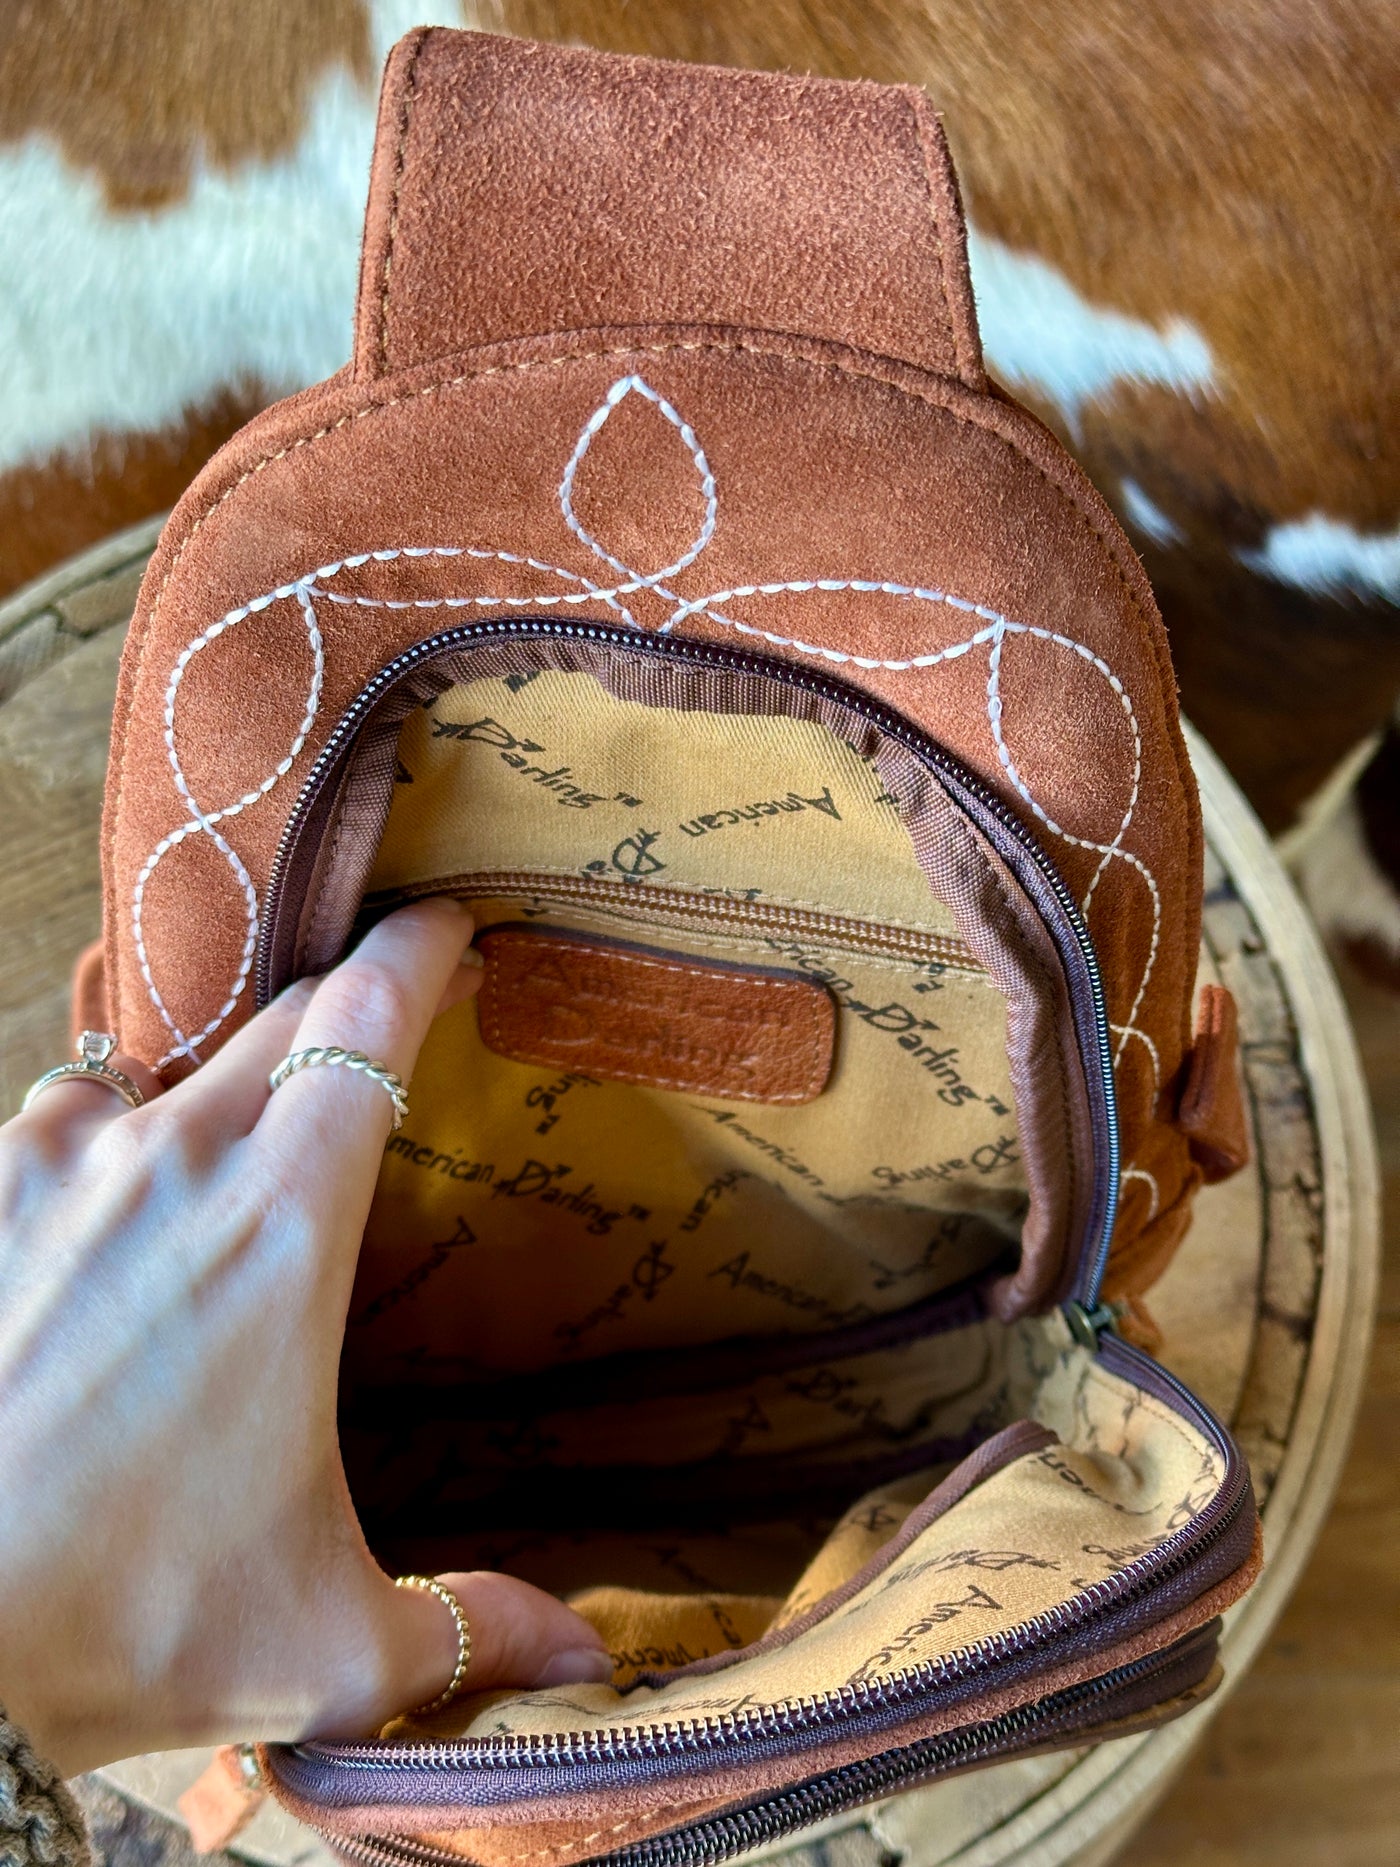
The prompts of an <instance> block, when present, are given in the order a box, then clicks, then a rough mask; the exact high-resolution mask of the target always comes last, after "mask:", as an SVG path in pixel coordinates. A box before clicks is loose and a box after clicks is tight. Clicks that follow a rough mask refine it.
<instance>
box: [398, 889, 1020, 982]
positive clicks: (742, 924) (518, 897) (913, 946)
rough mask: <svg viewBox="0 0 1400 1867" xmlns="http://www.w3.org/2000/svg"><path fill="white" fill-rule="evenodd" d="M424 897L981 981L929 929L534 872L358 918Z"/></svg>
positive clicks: (419, 893)
mask: <svg viewBox="0 0 1400 1867" xmlns="http://www.w3.org/2000/svg"><path fill="white" fill-rule="evenodd" d="M424 895H453V896H455V897H456V898H457V899H458V900H461V901H488V900H502V901H526V902H539V903H540V904H541V905H542V906H544V907H561V908H575V909H578V910H581V911H583V912H585V913H588V914H591V915H594V916H596V917H597V918H598V919H600V920H618V921H625V922H627V923H629V924H635V923H636V922H638V921H642V922H645V923H646V925H648V926H650V927H665V928H670V929H673V930H675V931H677V932H687V933H696V934H715V935H721V936H722V935H729V936H730V937H731V938H732V937H735V936H739V937H742V936H744V935H745V934H753V935H755V936H756V937H757V938H758V939H760V940H765V941H768V942H771V941H773V940H775V939H778V938H782V939H786V940H801V941H804V942H810V943H811V944H812V945H814V946H817V947H820V948H822V949H823V950H825V951H830V952H842V953H851V954H854V955H856V956H858V957H866V958H870V957H873V958H878V959H894V960H908V961H910V962H911V963H913V964H915V965H927V966H936V967H939V968H946V969H947V970H949V971H955V972H970V973H978V974H984V968H983V967H982V966H981V965H980V964H979V963H978V961H977V960H976V959H975V958H974V957H973V955H972V953H971V952H970V951H969V950H968V948H967V946H966V945H965V944H964V943H963V942H962V941H961V940H959V939H957V938H956V937H955V936H954V935H952V934H941V933H935V932H934V931H933V930H932V929H931V928H926V927H899V926H891V925H878V924H876V923H874V922H870V921H863V920H858V919H856V918H855V917H854V916H853V915H849V914H837V913H834V912H832V911H830V910H828V909H826V908H809V907H799V906H796V905H795V904H793V903H790V902H783V901H765V900H763V899H762V898H758V899H750V898H749V897H747V896H742V895H726V894H719V893H714V894H711V893H708V892H702V891H701V890H699V889H686V888H662V887H658V886H657V885H656V884H655V883H654V882H611V881H607V880H605V879H604V878H603V877H601V876H592V875H551V874H548V873H545V872H542V871H540V870H533V869H500V870H496V869H486V870H477V871H472V872H471V873H468V874H462V875H444V876H438V877H434V878H433V879H431V880H428V881H422V882H407V883H405V884H404V885H403V886H401V887H397V888H385V889H381V890H378V891H377V892H375V893H374V894H370V895H366V897H365V904H364V910H363V916H362V917H363V918H364V919H365V920H370V919H375V920H377V919H378V918H379V917H380V915H382V914H385V913H387V912H388V911H389V910H390V909H391V908H394V907H397V906H399V905H400V904H401V903H403V902H405V901H416V900H419V899H421V898H422V897H423V896H424Z"/></svg>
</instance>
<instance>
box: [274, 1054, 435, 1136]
mask: <svg viewBox="0 0 1400 1867" xmlns="http://www.w3.org/2000/svg"><path fill="white" fill-rule="evenodd" d="M322 1063H343V1064H344V1066H345V1068H346V1069H347V1070H358V1071H359V1072H360V1073H361V1075H363V1076H368V1077H369V1079H370V1081H371V1082H375V1083H379V1084H380V1085H381V1086H382V1087H383V1088H384V1089H385V1090H387V1092H388V1094H389V1098H390V1100H391V1101H392V1102H393V1104H394V1133H395V1134H397V1133H398V1131H399V1129H400V1128H402V1127H403V1124H404V1118H405V1117H406V1116H407V1114H408V1095H407V1093H406V1092H405V1090H404V1086H403V1078H402V1077H401V1076H399V1075H397V1074H396V1073H395V1072H394V1071H393V1070H391V1069H390V1068H389V1067H388V1065H387V1064H384V1063H376V1062H375V1060H374V1058H373V1057H367V1056H366V1055H365V1053H364V1051H363V1050H342V1049H341V1047H340V1046H339V1045H338V1044H313V1045H312V1046H311V1047H310V1048H309V1049H306V1050H294V1051H293V1052H292V1053H291V1055H290V1056H287V1057H283V1059H282V1061H281V1062H280V1063H279V1064H278V1065H277V1068H276V1069H275V1070H274V1071H273V1072H272V1074H271V1076H269V1077H268V1079H267V1081H268V1087H269V1088H271V1089H280V1088H281V1087H282V1085H283V1083H285V1082H287V1081H289V1080H290V1079H291V1078H292V1077H293V1076H295V1075H296V1074H297V1072H298V1071H299V1070H311V1069H315V1068H316V1067H317V1065H318V1064H322Z"/></svg>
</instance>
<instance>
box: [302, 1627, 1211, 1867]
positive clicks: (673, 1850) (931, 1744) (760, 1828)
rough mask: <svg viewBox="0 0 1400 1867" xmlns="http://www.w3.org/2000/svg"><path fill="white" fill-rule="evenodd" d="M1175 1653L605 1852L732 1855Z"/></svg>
mask: <svg viewBox="0 0 1400 1867" xmlns="http://www.w3.org/2000/svg"><path fill="white" fill-rule="evenodd" d="M1176 1658H1177V1654H1176V1653H1175V1652H1174V1651H1173V1652H1169V1653H1168V1654H1166V1655H1163V1654H1161V1653H1154V1654H1147V1655H1145V1656H1144V1657H1143V1658H1142V1659H1140V1660H1134V1661H1131V1662H1130V1663H1129V1664H1128V1665H1126V1666H1120V1667H1116V1668H1115V1669H1114V1670H1113V1671H1112V1672H1109V1673H1104V1674H1102V1675H1101V1676H1100V1677H1099V1678H1097V1679H1089V1680H1085V1681H1083V1682H1082V1683H1081V1684H1079V1685H1074V1686H1068V1687H1066V1688H1065V1689H1064V1690H1063V1691H1060V1692H1057V1693H1055V1694H1054V1695H1053V1696H1052V1697H1051V1698H1049V1699H1045V1700H1041V1701H1040V1702H1038V1703H1036V1704H1032V1705H1020V1706H1017V1707H1015V1708H1013V1709H1012V1710H1011V1711H1008V1712H1003V1713H1001V1714H1000V1715H999V1716H998V1717H996V1718H991V1719H987V1720H985V1721H984V1722H982V1723H981V1724H976V1725H969V1726H966V1727H964V1728H963V1729H962V1730H960V1731H952V1732H948V1733H945V1734H942V1735H940V1736H938V1737H934V1738H926V1739H924V1740H923V1741H922V1742H918V1743H915V1744H912V1745H909V1746H907V1747H905V1748H903V1749H893V1750H891V1751H889V1752H886V1753H885V1754H883V1755H879V1756H876V1757H873V1758H869V1759H866V1760H863V1761H861V1762H858V1763H851V1764H846V1765H843V1766H841V1767H839V1768H837V1769H836V1770H833V1771H830V1772H828V1773H827V1774H826V1775H824V1776H822V1777H821V1778H819V1779H818V1780H817V1781H816V1782H814V1783H807V1784H801V1785H799V1786H797V1787H795V1788H792V1789H786V1790H782V1791H780V1792H779V1793H778V1794H777V1795H776V1796H773V1797H772V1798H770V1799H769V1800H768V1801H767V1802H764V1803H763V1804H762V1805H761V1806H759V1807H758V1808H753V1809H741V1810H738V1811H736V1812H735V1813H733V1814H729V1815H721V1816H718V1817H716V1818H715V1819H714V1820H713V1821H710V1822H706V1823H703V1824H701V1825H700V1826H699V1829H698V1831H697V1830H696V1829H692V1830H691V1831H690V1832H689V1833H687V1832H685V1831H684V1830H683V1831H681V1832H680V1833H678V1834H670V1835H656V1836H652V1837H649V1838H648V1839H647V1840H645V1841H642V1842H639V1843H637V1844H636V1845H635V1846H633V1847H629V1848H623V1849H619V1850H617V1851H616V1852H615V1853H614V1854H613V1855H611V1856H604V1857H602V1858H603V1859H605V1860H606V1859H612V1860H613V1861H616V1862H621V1861H624V1860H625V1861H628V1862H641V1861H647V1862H655V1863H656V1867H669V1864H670V1863H683V1864H685V1867H700V1863H704V1862H718V1861H721V1860H727V1859H728V1858H730V1857H731V1856H732V1855H734V1854H739V1853H742V1852H744V1851H746V1850H747V1849H749V1848H752V1847H756V1846H758V1845H759V1844H761V1843H762V1842H764V1841H768V1840H773V1839H776V1838H778V1837H780V1836H787V1835H791V1834H793V1833H794V1832H795V1831H797V1830H798V1829H800V1828H805V1827H810V1826H811V1824H812V1823H813V1822H816V1821H820V1820H822V1819H823V1818H824V1817H826V1816H828V1815H835V1814H839V1813H840V1812H841V1811H842V1810H843V1809H845V1808H848V1807H851V1806H852V1805H853V1804H854V1803H855V1802H857V1801H860V1802H869V1801H873V1800H876V1799H877V1798H879V1797H881V1796H885V1795H889V1794H891V1793H893V1792H894V1791H895V1790H897V1789H898V1788H899V1787H900V1785H901V1784H902V1783H905V1782H907V1781H908V1780H909V1779H910V1778H911V1777H923V1776H927V1775H928V1774H930V1773H931V1772H933V1771H936V1770H939V1769H942V1768H946V1767H947V1766H948V1765H960V1764H967V1763H971V1762H975V1761H978V1760H980V1759H982V1758H986V1757H990V1756H992V1755H994V1754H996V1753H997V1752H998V1751H1000V1750H1003V1749H1005V1748H1007V1747H1008V1746H1009V1745H1011V1744H1013V1743H1015V1742H1017V1741H1018V1740H1020V1739H1022V1738H1024V1737H1025V1736H1026V1735H1027V1734H1029V1733H1032V1732H1036V1731H1046V1730H1050V1729H1053V1728H1054V1727H1056V1726H1058V1725H1062V1724H1063V1723H1064V1721H1065V1719H1066V1717H1067V1716H1068V1715H1069V1714H1071V1713H1073V1712H1075V1711H1078V1710H1080V1709H1082V1707H1084V1706H1085V1705H1088V1704H1092V1703H1093V1702H1094V1701H1095V1700H1097V1699H1101V1698H1105V1697H1109V1696H1111V1695H1112V1694H1114V1693H1116V1692H1118V1691H1119V1690H1121V1689H1122V1688H1123V1687H1124V1686H1127V1685H1133V1684H1136V1683H1137V1682H1138V1681H1140V1680H1142V1679H1144V1678H1147V1677H1150V1676H1151V1675H1152V1674H1153V1673H1155V1672H1159V1671H1167V1670H1168V1669H1169V1668H1170V1667H1171V1666H1172V1665H1173V1664H1174V1663H1175V1661H1176ZM323 1832H327V1831H323ZM327 1839H329V1840H331V1841H332V1844H333V1845H334V1846H335V1847H336V1848H337V1849H339V1850H340V1851H341V1852H342V1853H345V1854H348V1855H350V1856H352V1857H353V1858H354V1859H356V1860H360V1861H363V1862H365V1863H366V1864H367V1867H403V1864H404V1863H409V1862H413V1863H419V1864H420V1867H461V1860H462V1857H461V1856H460V1855H457V1854H453V1853H451V1852H449V1851H448V1850H446V1849H440V1848H434V1847H431V1846H429V1845H427V1844H426V1843H423V1842H417V1841H412V1840H409V1839H407V1838H405V1839H403V1840H398V1839H394V1838H390V1839H379V1838H371V1837H368V1836H354V1837H347V1836H343V1835H335V1836H331V1835H330V1834H329V1833H328V1832H327Z"/></svg>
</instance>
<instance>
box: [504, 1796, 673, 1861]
mask: <svg viewBox="0 0 1400 1867" xmlns="http://www.w3.org/2000/svg"><path fill="white" fill-rule="evenodd" d="M678 1807H681V1809H683V1807H700V1804H689V1805H687V1804H679V1805H678ZM646 1820H650V1817H648V1815H629V1817H627V1820H625V1822H614V1824H612V1828H595V1830H594V1832H592V1835H582V1837H581V1839H579V1841H551V1845H549V1846H545V1848H526V1850H525V1852H523V1854H498V1856H497V1860H500V1861H506V1863H511V1861H538V1860H543V1858H545V1856H547V1854H567V1852H569V1850H571V1848H586V1846H588V1845H590V1843H592V1841H603V1839H605V1837H607V1835H625V1833H627V1830H629V1828H640V1824H642V1822H646Z"/></svg>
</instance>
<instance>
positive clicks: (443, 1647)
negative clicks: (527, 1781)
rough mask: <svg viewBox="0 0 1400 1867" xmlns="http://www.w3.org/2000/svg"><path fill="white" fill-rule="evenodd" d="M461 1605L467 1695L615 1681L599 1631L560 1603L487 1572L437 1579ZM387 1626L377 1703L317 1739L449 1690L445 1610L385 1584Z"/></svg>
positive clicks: (453, 1645)
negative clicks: (467, 1637) (467, 1636)
mask: <svg viewBox="0 0 1400 1867" xmlns="http://www.w3.org/2000/svg"><path fill="white" fill-rule="evenodd" d="M433 1579H435V1580H436V1581H439V1582H441V1583H442V1585H443V1587H444V1588H446V1589H448V1590H449V1591H450V1592H451V1593H452V1594H453V1595H455V1596H456V1598H457V1600H458V1601H459V1602H460V1603H461V1606H462V1609H463V1612H464V1613H465V1614H466V1617H467V1625H468V1628H469V1630H470V1633H471V1659H470V1661H469V1663H468V1666H467V1670H466V1673H465V1676H464V1677H463V1680H462V1685H461V1688H460V1690H461V1692H462V1693H463V1694H467V1693H475V1692H484V1691H488V1690H500V1689H501V1688H502V1687H507V1686H514V1687H516V1688H517V1689H519V1690H521V1691H528V1690H529V1689H530V1688H531V1687H536V1686H555V1685H569V1684H582V1683H588V1684H592V1685H601V1684H605V1683H606V1682H607V1681H609V1680H610V1679H611V1678H612V1676H613V1667H612V1660H611V1658H610V1657H609V1654H608V1651H607V1648H606V1647H605V1646H604V1645H603V1640H602V1636H601V1635H600V1634H599V1633H598V1632H597V1630H596V1629H595V1628H593V1627H592V1626H590V1624H589V1623H588V1622H587V1621H586V1620H584V1618H583V1616H582V1615H580V1614H575V1613H574V1611H573V1609H572V1608H568V1607H565V1605H564V1603H563V1602H562V1601H560V1600H558V1599H557V1597H556V1596H554V1595H550V1594H546V1593H545V1591H544V1590H543V1589H542V1588H534V1587H532V1586H531V1584H530V1583H529V1582H521V1581H518V1580H517V1579H516V1578H515V1577H514V1576H510V1575H497V1574H495V1573H493V1572H492V1571H490V1570H487V1569H477V1570H474V1571H472V1572H471V1573H470V1574H457V1573H452V1574H443V1575H439V1576H436V1577H435V1578H433ZM381 1599H382V1602H383V1615H384V1621H385V1623H386V1624H385V1625H383V1626H382V1627H381V1630H380V1639H379V1642H378V1643H377V1644H378V1645H379V1648H380V1651H381V1653H382V1654H383V1656H384V1663H383V1666H382V1669H381V1672H380V1677H379V1681H378V1685H379V1693H380V1703H379V1704H378V1706H377V1707H375V1708H374V1709H373V1710H372V1711H370V1713H369V1715H368V1717H366V1718H364V1719H363V1720H361V1719H357V1720H356V1723H357V1725H358V1729H357V1730H356V1731H354V1732H353V1733H352V1732H349V1731H337V1730H322V1731H321V1732H319V1733H318V1735H319V1736H322V1737H337V1736H351V1735H354V1736H363V1735H364V1733H365V1730H366V1728H368V1727H370V1726H372V1727H373V1728H374V1729H378V1728H379V1727H381V1726H382V1725H385V1724H387V1723H388V1722H389V1721H390V1720H391V1719H393V1718H395V1717H401V1716H403V1715H404V1714H405V1713H407V1712H412V1711H415V1710H417V1709H418V1707H419V1706H422V1705H427V1704H430V1703H431V1702H432V1701H433V1700H434V1699H435V1698H437V1696H438V1695H439V1693H441V1692H444V1691H445V1690H446V1689H447V1686H448V1684H449V1682H450V1681H451V1679H452V1676H453V1673H454V1671H455V1670H456V1666H457V1653H458V1643H457V1624H456V1621H455V1618H454V1617H453V1615H452V1613H451V1611H450V1610H449V1609H448V1607H447V1606H446V1604H445V1603H444V1602H442V1601H440V1600H439V1599H438V1597H437V1596H436V1595H433V1594H430V1593H429V1592H428V1591H427V1590H426V1589H420V1588H395V1587H394V1586H393V1585H392V1583H388V1582H387V1578H386V1586H385V1590H384V1594H383V1596H382V1597H381Z"/></svg>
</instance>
